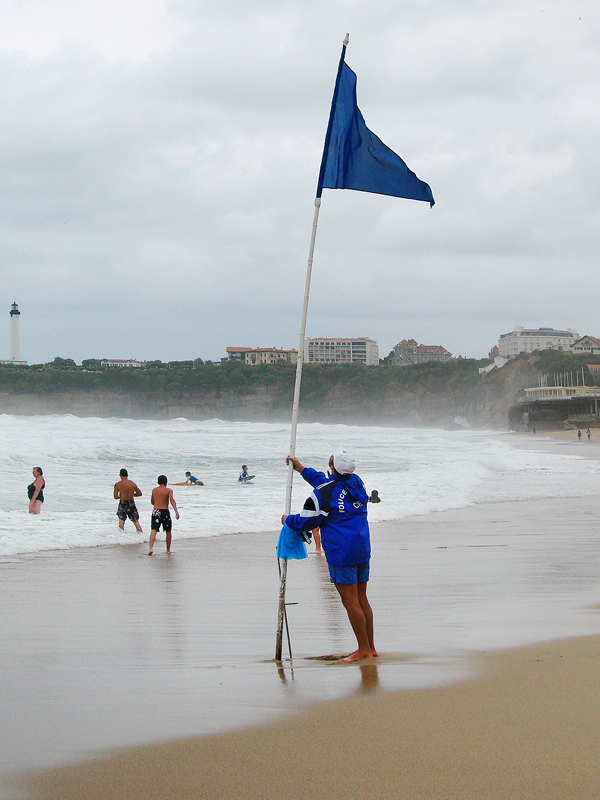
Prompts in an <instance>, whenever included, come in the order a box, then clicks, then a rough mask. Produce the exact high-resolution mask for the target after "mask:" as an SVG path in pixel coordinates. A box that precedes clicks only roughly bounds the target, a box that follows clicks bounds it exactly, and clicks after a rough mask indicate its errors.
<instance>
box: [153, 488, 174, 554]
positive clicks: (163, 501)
mask: <svg viewBox="0 0 600 800" xmlns="http://www.w3.org/2000/svg"><path fill="white" fill-rule="evenodd" d="M157 483H158V486H157V487H156V488H155V489H152V495H151V496H150V502H151V503H152V505H153V506H154V511H153V512H152V520H151V522H150V547H149V549H148V555H149V556H151V555H152V552H153V550H154V540H155V539H156V534H157V533H158V532H159V530H160V526H161V525H162V527H163V530H164V532H165V537H166V540H167V553H170V552H171V528H172V527H173V522H172V520H171V514H170V512H169V503H171V505H172V506H173V510H174V511H175V516H176V517H177V519H179V511H177V503H176V502H175V498H174V497H173V489H168V488H167V476H166V475H159V476H158V479H157Z"/></svg>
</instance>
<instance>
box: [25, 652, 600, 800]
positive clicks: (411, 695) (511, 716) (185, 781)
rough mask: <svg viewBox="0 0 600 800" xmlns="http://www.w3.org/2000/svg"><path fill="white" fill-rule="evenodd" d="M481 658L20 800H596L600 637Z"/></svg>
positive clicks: (43, 788)
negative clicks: (477, 669) (460, 677)
mask: <svg viewBox="0 0 600 800" xmlns="http://www.w3.org/2000/svg"><path fill="white" fill-rule="evenodd" d="M480 662H481V666H482V670H483V672H482V675H481V676H480V677H478V678H477V679H474V680H469V681H466V682H463V683H458V684H455V685H452V686H443V687H439V688H435V689H425V690H420V691H410V692H402V693H394V694H381V693H379V694H372V695H370V696H362V697H353V698H351V699H348V700H345V701H336V702H332V703H328V704H325V705H321V706H317V707H315V708H312V709H310V710H308V711H305V712H304V713H302V714H301V715H300V716H298V717H293V718H289V717H287V718H286V719H285V720H282V721H279V722H274V723H270V724H268V725H264V726H261V727H259V728H252V729H248V730H245V731H241V732H237V733H231V734H226V735H216V736H205V737H200V738H196V739H188V740H185V741H180V742H175V743H170V744H165V745H161V746H154V747H144V748H135V749H129V750H125V751H122V752H120V753H117V754H115V755H114V756H112V757H109V758H107V759H104V760H100V761H96V762H93V763H89V764H84V765H81V766H77V767H74V768H70V769H66V770H64V769H63V770H56V771H53V772H49V773H47V774H45V775H42V776H37V777H33V778H31V779H30V780H29V781H28V785H27V790H28V796H29V797H31V798H45V799H46V800H50V799H52V800H65V798H82V797H85V798H86V799H87V800H96V799H97V800H106V798H108V797H110V798H111V800H163V798H165V797H168V798H172V799H173V800H191V799H192V798H206V799H207V800H208V798H210V799H211V800H213V799H214V800H217V799H218V800H223V798H238V799H239V800H259V799H262V798H264V799H265V800H267V799H268V800H271V798H273V797H287V798H290V800H305V798H307V797H308V798H312V799H313V800H320V799H321V798H322V799H323V800H330V798H331V797H348V798H360V797H369V798H373V800H380V799H381V800H389V798H392V797H401V798H411V800H432V798H448V799H450V798H452V799H455V800H464V799H465V798H482V799H483V798H486V799H489V798H506V800H515V798H521V800H529V799H531V800H539V799H540V798H548V799H549V800H553V799H554V798H556V800H559V798H560V800H564V799H565V798H580V799H581V800H583V799H584V798H592V797H597V795H598V785H599V781H600V756H599V755H598V714H599V712H600V702H599V700H598V691H597V685H598V679H599V678H600V638H598V637H594V638H590V639H578V640H572V641H562V642H559V643H554V644H549V645H539V646H535V647H530V648H527V649H523V650H518V651H511V652H509V653H504V654H501V655H495V656H493V657H486V656H482V657H481V659H480ZM362 669H363V672H367V671H369V670H370V671H372V672H375V671H376V669H377V668H376V667H363V668H362Z"/></svg>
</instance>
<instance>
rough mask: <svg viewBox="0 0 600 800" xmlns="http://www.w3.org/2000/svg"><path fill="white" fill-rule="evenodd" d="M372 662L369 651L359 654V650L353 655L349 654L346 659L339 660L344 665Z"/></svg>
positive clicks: (371, 655)
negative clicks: (354, 662) (355, 662)
mask: <svg viewBox="0 0 600 800" xmlns="http://www.w3.org/2000/svg"><path fill="white" fill-rule="evenodd" d="M372 660H373V654H372V653H371V651H370V650H367V651H366V652H364V653H361V651H360V650H355V651H354V653H350V655H349V656H346V658H340V661H342V662H344V663H346V664H348V663H349V662H351V661H372Z"/></svg>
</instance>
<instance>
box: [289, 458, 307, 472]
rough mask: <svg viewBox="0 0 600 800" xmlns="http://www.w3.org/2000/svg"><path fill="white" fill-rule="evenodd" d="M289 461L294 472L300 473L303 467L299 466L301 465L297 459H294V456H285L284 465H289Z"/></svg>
mask: <svg viewBox="0 0 600 800" xmlns="http://www.w3.org/2000/svg"><path fill="white" fill-rule="evenodd" d="M290 461H291V462H292V464H293V465H294V469H295V470H296V472H302V470H303V469H304V467H303V466H302V464H301V463H300V462H299V461H298V459H297V458H294V456H286V459H285V463H286V464H289V463H290Z"/></svg>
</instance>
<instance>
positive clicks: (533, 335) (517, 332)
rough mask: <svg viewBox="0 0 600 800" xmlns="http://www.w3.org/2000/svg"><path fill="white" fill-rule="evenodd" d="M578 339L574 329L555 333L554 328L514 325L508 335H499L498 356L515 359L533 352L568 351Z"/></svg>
mask: <svg viewBox="0 0 600 800" xmlns="http://www.w3.org/2000/svg"><path fill="white" fill-rule="evenodd" d="M577 339H579V334H578V333H577V331H576V330H575V328H568V329H567V330H566V331H556V330H554V328H535V329H534V328H523V326H522V325H516V326H515V327H514V328H513V330H512V331H511V332H510V333H503V334H501V336H500V338H499V339H498V350H499V355H501V356H508V357H509V358H516V356H518V355H519V353H533V352H534V351H535V350H569V349H570V346H571V345H572V344H573V342H575V341H576V340H577Z"/></svg>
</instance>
